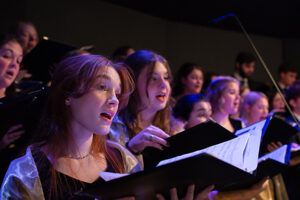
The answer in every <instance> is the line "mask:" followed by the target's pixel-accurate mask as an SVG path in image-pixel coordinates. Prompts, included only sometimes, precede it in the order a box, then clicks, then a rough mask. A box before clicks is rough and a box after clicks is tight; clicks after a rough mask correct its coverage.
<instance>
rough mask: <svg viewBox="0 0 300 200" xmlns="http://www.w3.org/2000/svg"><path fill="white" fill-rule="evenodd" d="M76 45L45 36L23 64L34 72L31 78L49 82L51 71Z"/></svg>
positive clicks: (29, 70)
mask: <svg viewBox="0 0 300 200" xmlns="http://www.w3.org/2000/svg"><path fill="white" fill-rule="evenodd" d="M75 49H76V47H74V46H72V45H69V44H65V43H62V42H58V41H55V40H50V39H48V38H47V37H46V38H45V37H44V38H43V39H42V40H41V41H40V42H39V43H38V44H37V46H36V47H35V48H34V49H33V50H32V51H31V52H30V53H29V54H27V55H26V56H25V57H24V59H23V61H22V64H23V66H24V68H26V69H28V72H29V73H31V74H32V77H31V78H30V79H31V80H36V81H42V82H43V83H44V84H47V83H48V82H49V81H50V80H51V76H50V71H51V70H52V69H51V68H53V66H54V65H55V64H57V63H58V62H59V61H61V59H62V58H63V57H64V56H65V55H66V53H68V52H69V51H72V50H75Z"/></svg>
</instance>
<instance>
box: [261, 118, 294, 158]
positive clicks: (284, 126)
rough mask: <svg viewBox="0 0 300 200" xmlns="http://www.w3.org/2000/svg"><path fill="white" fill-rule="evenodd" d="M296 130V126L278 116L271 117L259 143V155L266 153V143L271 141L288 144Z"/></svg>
mask: <svg viewBox="0 0 300 200" xmlns="http://www.w3.org/2000/svg"><path fill="white" fill-rule="evenodd" d="M297 132H298V130H297V128H295V127H293V126H291V125H290V124H288V123H287V122H285V121H283V120H282V119H280V118H278V117H272V118H271V120H270V122H269V124H268V126H267V128H266V131H265V133H264V135H263V137H262V141H261V144H260V150H259V156H262V155H264V154H266V153H268V149H267V145H268V144H270V143H271V142H281V143H282V144H283V145H284V144H288V143H289V142H290V139H291V137H292V136H294V135H295V134H296V133H297Z"/></svg>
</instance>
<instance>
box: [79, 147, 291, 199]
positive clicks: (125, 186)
mask: <svg viewBox="0 0 300 200" xmlns="http://www.w3.org/2000/svg"><path fill="white" fill-rule="evenodd" d="M287 167H288V166H287V165H286V164H283V163H280V162H278V161H275V160H272V159H270V158H268V159H266V160H265V161H262V162H261V163H260V164H259V165H258V168H257V169H256V171H255V172H254V173H253V174H251V173H248V172H246V171H244V170H242V169H240V168H238V167H235V166H233V165H231V164H229V163H227V162H224V161H222V160H220V159H218V158H216V157H214V156H212V155H210V154H206V153H200V154H197V155H195V156H191V157H188V158H184V159H182V160H177V161H175V162H171V163H168V164H165V165H161V166H158V167H156V168H152V169H150V170H145V171H141V172H137V173H134V174H131V175H127V176H123V177H121V178H117V179H113V180H109V181H107V182H98V184H96V185H93V186H92V187H88V188H85V189H84V190H83V191H80V192H79V194H78V195H80V196H89V197H94V198H97V199H101V200H106V199H115V198H122V197H130V196H134V197H135V198H136V199H137V200H142V199H143V200H145V199H146V200H147V199H149V200H150V199H155V194H157V193H161V194H163V195H164V196H165V197H168V195H169V189H170V188H172V187H176V188H177V191H178V195H179V196H181V197H182V196H184V195H185V192H186V188H187V186H188V185H190V184H195V185H196V193H198V192H200V191H201V190H203V189H204V188H205V187H207V186H209V185H215V189H216V190H221V191H228V190H234V189H242V188H245V187H249V186H251V185H252V184H254V183H256V182H258V181H259V180H260V179H262V178H263V177H266V176H272V175H275V174H277V173H279V172H281V171H283V170H285V169H287Z"/></svg>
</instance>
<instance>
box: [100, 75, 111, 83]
mask: <svg viewBox="0 0 300 200" xmlns="http://www.w3.org/2000/svg"><path fill="white" fill-rule="evenodd" d="M97 78H99V79H106V80H109V81H111V78H110V77H109V76H107V75H105V74H100V75H98V76H97Z"/></svg>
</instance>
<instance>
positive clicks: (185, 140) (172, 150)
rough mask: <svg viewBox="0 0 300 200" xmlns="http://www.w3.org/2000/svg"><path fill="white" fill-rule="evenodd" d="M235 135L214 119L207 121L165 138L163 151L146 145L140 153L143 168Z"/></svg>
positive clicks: (226, 139) (151, 166)
mask: <svg viewBox="0 0 300 200" xmlns="http://www.w3.org/2000/svg"><path fill="white" fill-rule="evenodd" d="M235 137H236V136H235V135H234V134H233V133H231V132H230V131H228V130H226V129H225V128H223V127H222V126H220V125H219V124H217V123H216V122H214V121H208V122H205V123H202V124H199V125H197V126H194V127H192V128H190V129H187V130H185V131H183V132H181V133H178V134H177V135H174V136H172V137H170V138H167V142H168V143H169V144H170V147H165V149H164V150H163V151H161V150H158V149H155V148H152V147H148V148H146V149H145V150H144V151H143V152H142V154H143V159H144V168H145V169H149V168H153V167H155V166H156V165H157V164H158V163H159V161H161V160H165V159H168V158H172V157H175V156H178V155H182V154H186V153H190V152H193V151H196V150H199V149H204V148H206V147H209V146H212V145H215V144H219V143H222V142H225V141H228V140H231V139H233V138H235Z"/></svg>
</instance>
